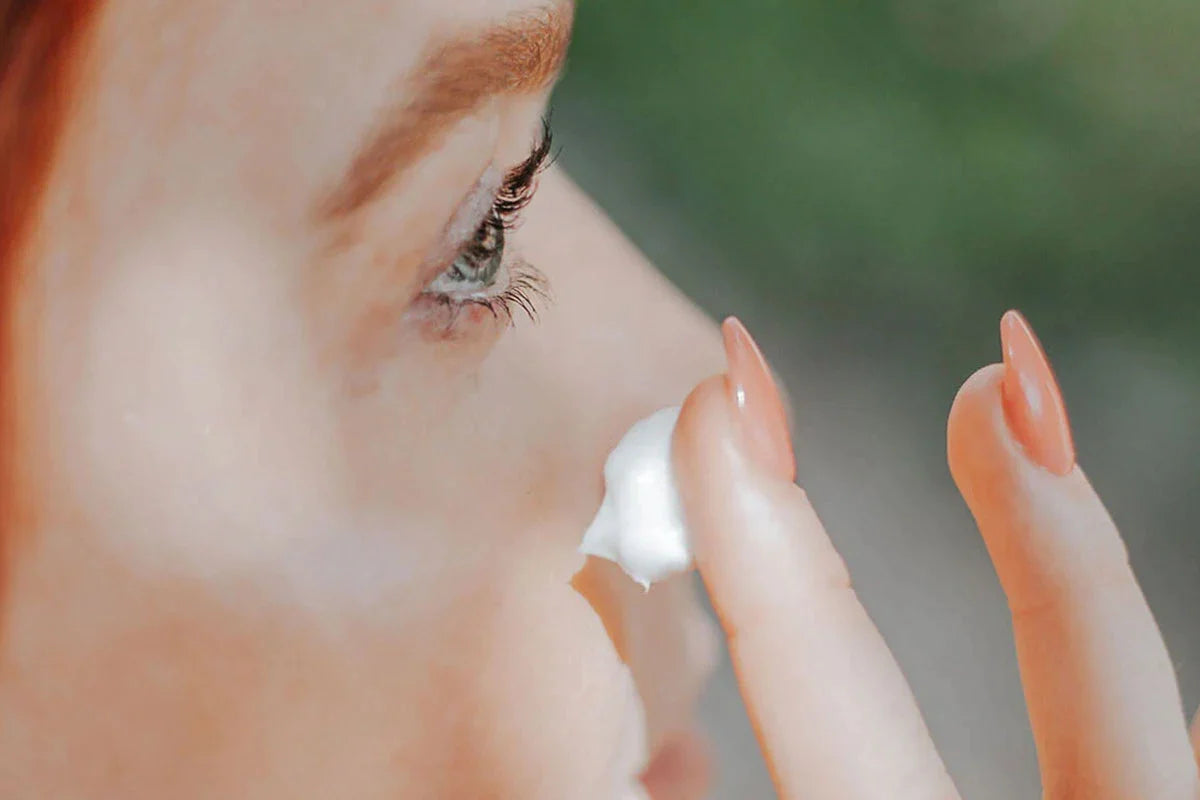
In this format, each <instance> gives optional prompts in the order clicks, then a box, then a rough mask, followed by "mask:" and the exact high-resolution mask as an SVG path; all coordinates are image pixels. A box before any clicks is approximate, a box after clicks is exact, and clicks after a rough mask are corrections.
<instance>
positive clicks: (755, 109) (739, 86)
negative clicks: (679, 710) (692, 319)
mask: <svg viewBox="0 0 1200 800" xmlns="http://www.w3.org/2000/svg"><path fill="white" fill-rule="evenodd" d="M554 121H555V128H556V132H557V134H558V141H559V142H560V143H561V144H562V147H563V152H562V160H563V162H564V163H565V165H566V166H567V168H568V170H569V171H570V172H571V173H572V174H573V175H574V176H575V178H576V179H577V180H578V181H579V182H580V183H581V184H582V185H583V186H584V187H585V188H587V189H588V190H589V192H591V194H592V195H593V197H595V198H596V199H597V201H598V202H599V203H600V205H601V206H603V207H604V209H605V210H606V211H607V212H608V213H609V214H610V215H611V216H612V217H613V218H614V219H615V220H616V221H617V222H618V224H620V225H621V227H622V228H623V229H624V230H625V231H626V233H627V234H628V235H629V236H630V237H631V238H632V239H633V240H634V241H635V242H636V243H637V244H638V245H639V246H640V247H641V248H642V249H643V250H644V251H645V252H646V253H647V255H649V257H650V258H651V259H652V260H653V261H654V262H655V263H656V264H657V265H658V266H659V267H660V268H661V269H662V270H663V272H665V273H666V274H667V276H668V277H670V278H671V279H672V280H673V281H674V282H675V283H676V284H678V285H679V286H680V287H681V288H682V289H683V290H684V291H685V292H687V293H688V294H689V295H691V296H692V297H693V298H694V299H695V300H696V301H697V302H698V303H699V304H700V305H701V306H702V307H704V308H705V309H706V310H708V311H709V312H710V313H711V314H713V315H714V316H721V315H724V314H728V313H736V314H738V315H739V316H741V317H742V318H743V319H745V320H746V321H747V324H748V325H749V327H750V329H751V330H752V331H753V332H754V333H755V335H756V337H758V338H759V340H760V342H761V343H762V345H763V348H764V350H765V352H766V353H767V355H768V357H769V358H770V359H771V360H772V363H773V365H774V367H775V368H776V370H777V372H778V373H779V375H780V376H781V378H782V380H783V381H784V383H785V384H786V385H787V386H788V388H789V390H790V395H791V398H792V400H793V402H794V404H795V408H794V419H795V420H796V432H795V435H796V441H797V446H796V451H797V455H798V462H799V463H798V470H799V479H800V482H801V483H802V484H803V485H804V486H805V488H806V489H807V490H808V492H809V494H810V496H811V497H813V498H814V502H815V503H816V505H817V508H818V510H819V511H820V512H821V515H822V517H823V519H824V521H825V523H826V526H827V528H828V529H829V531H830V535H831V537H832V538H833V540H834V543H835V544H836V545H837V547H838V549H839V551H840V552H841V553H842V555H843V557H844V558H845V559H846V562H847V564H848V565H849V567H850V571H851V573H852V575H853V576H854V579H855V584H856V587H857V589H858V592H859V595H860V596H861V597H862V599H863V602H864V603H865V604H866V606H867V608H868V610H869V611H870V612H871V615H872V618H873V619H874V620H875V622H876V624H877V625H878V626H879V627H880V629H881V630H882V631H883V633H884V635H885V637H886V638H887V640H888V643H889V645H890V646H891V648H892V650H893V652H894V653H895V655H896V657H897V659H898V660H899V662H900V664H901V667H902V668H903V669H904V671H905V674H906V675H907V677H908V678H909V681H910V683H911V684H912V687H913V690H914V692H915V694H916V696H917V699H918V701H919V702H920V704H921V707H922V709H923V710H924V712H925V715H926V719H927V721H928V723H929V726H930V729H931V731H932V733H933V735H934V738H935V740H936V741H937V742H938V745H939V747H940V748H941V752H942V754H943V756H944V758H945V760H946V763H947V765H948V766H949V768H950V770H951V773H952V774H953V775H954V777H955V779H956V780H957V782H958V785H959V788H960V790H961V791H962V793H963V796H965V797H971V798H975V799H976V800H1011V798H1013V797H1034V796H1037V795H1038V776H1037V763H1036V757H1035V754H1034V751H1033V744H1032V737H1031V735H1030V731H1029V727H1028V720H1027V719H1026V717H1025V713H1024V707H1023V699H1022V694H1021V688H1020V683H1019V679H1018V673H1017V668H1016V663H1015V658H1014V655H1013V650H1012V640H1011V630H1010V622H1009V619H1008V614H1007V610H1006V605H1005V600H1004V597H1003V594H1002V593H1001V591H1000V589H999V586H998V584H997V582H996V579H995V575H994V573H993V571H992V568H991V565H990V562H989V560H988V557H987V553H986V551H985V549H984V547H983V545H982V543H981V541H980V539H979V536H978V533H977V532H976V531H975V529H974V525H973V522H972V520H971V518H970V516H969V514H968V513H967V511H966V509H965V507H964V505H963V503H962V500H961V498H959V497H958V495H957V493H956V492H955V490H954V487H953V484H952V482H951V480H950V477H949V475H948V473H947V469H946V462H945V421H946V412H947V410H948V409H949V406H950V401H951V398H952V397H953V395H954V392H955V390H956V389H957V388H958V386H959V385H960V383H961V382H962V381H963V379H964V378H966V376H967V375H969V374H970V373H971V372H972V371H974V370H975V369H976V368H977V367H979V366H980V365H982V364H985V363H988V362H992V361H997V360H999V356H1000V354H999V347H998V344H999V342H998V331H997V322H998V320H999V318H1000V315H1001V313H1003V311H1004V310H1006V309H1008V308H1011V307H1017V308H1020V309H1022V310H1023V311H1024V312H1026V314H1027V316H1028V317H1029V318H1030V320H1031V321H1032V322H1033V325H1034V327H1035V328H1036V329H1037V331H1038V333H1039V335H1040V336H1041V338H1042V340H1043V342H1044V343H1045V344H1046V346H1047V350H1048V352H1049V354H1050V357H1051V359H1052V360H1053V362H1054V364H1055V367H1056V370H1057V372H1058V375H1059V378H1060V381H1061V383H1062V385H1063V390H1064V394H1065V397H1066V401H1067V405H1068V407H1069V409H1070V412H1071V421H1072V427H1073V429H1074V432H1075V436H1076V443H1077V446H1078V450H1079V456H1080V462H1081V464H1082V465H1083V466H1084V468H1085V469H1086V471H1087V474H1088V476H1089V478H1090V479H1091V481H1092V483H1093V485H1095V486H1096V487H1097V489H1098V491H1099V492H1100V494H1101V496H1102V497H1103V498H1104V500H1105V503H1106V504H1107V506H1108V508H1109V510H1110V511H1111V513H1112V515H1113V517H1114V518H1115V520H1116V521H1117V523H1118V525H1119V526H1120V527H1121V529H1122V532H1123V534H1124V537H1125V541H1126V544H1127V546H1128V549H1129V554H1130V559H1131V561H1132V563H1133V566H1134V569H1135V570H1136V572H1137V574H1138V576H1139V579H1140V581H1141V584H1142V587H1143V590H1144V592H1145V594H1146V597H1147V599H1148V601H1149V603H1150V605H1151V607H1152V609H1153V611H1154V613H1155V616H1156V618H1157V619H1158V621H1159V624H1160V626H1161V628H1162V630H1163V633H1164V636H1165V638H1166V640H1167V644H1168V647H1169V648H1170V651H1171V655H1172V658H1173V660H1174V664H1175V668H1176V671H1177V674H1178V678H1179V681H1180V686H1181V691H1182V695H1183V701H1184V704H1185V705H1186V706H1187V708H1188V709H1194V708H1195V707H1196V705H1197V704H1198V703H1200V621H1198V620H1197V618H1196V613H1195V610H1196V609H1197V608H1200V526H1198V524H1197V520H1200V491H1197V490H1198V489H1200V263H1197V262H1198V261H1200V259H1198V258H1197V254H1198V253H1200V2H1197V1H1196V0H1145V1H1144V2H1141V3H1128V2H1118V1H1117V0H1090V2H1086V3H1085V2H1080V1H1079V0H875V1H874V2H869V1H868V0H791V1H790V2H783V1H782V0H750V1H749V2H740V3H738V2H728V0H725V2H717V0H692V2H667V1H666V0H639V2H632V1H631V0H580V3H579V6H578V18H577V23H576V35H575V42H574V45H573V48H572V55H571V61H570V64H569V68H568V72H567V75H566V78H565V80H564V82H563V84H562V85H561V88H560V90H559V91H558V93H557V94H556V97H555V111H554ZM621 313H622V310H621V309H620V308H614V309H612V311H611V314H612V317H613V319H614V323H615V324H619V321H620V318H621ZM702 718H703V720H704V721H705V722H706V723H707V726H708V727H709V729H710V730H711V731H712V732H713V733H714V734H715V736H716V741H717V745H718V752H719V754H720V758H719V775H720V776H721V778H720V781H719V782H718V785H717V787H716V791H715V794H714V798H718V799H719V800H741V799H742V798H748V797H768V796H770V786H769V781H768V779H767V775H766V772H765V770H764V769H763V767H762V764H761V762H760V761H759V760H758V758H757V756H756V748H755V744H754V739H753V736H752V734H751V732H750V729H749V727H748V725H747V723H746V721H745V717H744V713H743V712H742V710H741V708H740V705H739V701H738V693H737V690H736V685H735V682H734V679H733V676H732V672H731V671H730V668H729V665H728V664H727V663H725V664H724V665H723V666H722V668H721V671H720V672H719V674H718V679H717V680H716V681H715V683H714V684H713V688H712V690H711V691H710V693H709V695H708V696H707V698H706V700H705V702H704V705H703V708H702Z"/></svg>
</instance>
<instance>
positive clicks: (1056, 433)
mask: <svg viewBox="0 0 1200 800" xmlns="http://www.w3.org/2000/svg"><path fill="white" fill-rule="evenodd" d="M1000 344H1001V347H1002V348H1003V349H1004V380H1003V382H1002V390H1001V392H1002V396H1003V401H1004V414H1005V416H1006V417H1008V424H1009V427H1010V428H1011V429H1012V432H1013V435H1014V436H1016V437H1017V440H1018V441H1019V442H1020V443H1021V444H1022V445H1023V446H1024V447H1025V451H1026V452H1027V453H1028V454H1029V457H1030V458H1032V459H1033V460H1034V462H1036V463H1037V464H1039V465H1040V466H1042V467H1043V468H1045V469H1047V470H1049V471H1050V472H1053V473H1054V474H1055V475H1066V474H1067V473H1068V472H1070V471H1071V470H1072V469H1073V468H1074V466H1075V444H1074V442H1073V441H1072V440H1071V424H1070V422H1069V421H1068V420H1067V407H1066V406H1065V405H1063V399H1062V392H1061V391H1059V388H1058V381H1057V380H1055V378H1054V370H1053V369H1051V367H1050V362H1049V360H1048V359H1047V358H1046V353H1045V351H1044V350H1042V345H1041V344H1040V343H1039V342H1038V340H1037V336H1035V335H1034V333H1033V329H1032V328H1031V327H1029V323H1028V322H1027V321H1026V320H1025V317H1023V316H1021V314H1020V312H1017V311H1009V312H1008V313H1006V314H1005V315H1004V318H1003V319H1001V320H1000Z"/></svg>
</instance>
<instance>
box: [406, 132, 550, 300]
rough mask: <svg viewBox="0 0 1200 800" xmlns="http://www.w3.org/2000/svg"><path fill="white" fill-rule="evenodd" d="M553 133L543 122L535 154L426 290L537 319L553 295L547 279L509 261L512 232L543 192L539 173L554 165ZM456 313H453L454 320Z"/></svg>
mask: <svg viewBox="0 0 1200 800" xmlns="http://www.w3.org/2000/svg"><path fill="white" fill-rule="evenodd" d="M550 152H551V134H550V127H549V124H548V123H546V122H545V121H543V123H542V135H541V137H540V138H539V140H538V142H537V144H536V145H535V146H534V148H533V152H532V153H530V155H529V157H528V158H527V159H526V160H525V161H524V162H522V163H521V164H520V165H519V166H517V167H516V168H514V169H512V170H510V171H509V172H508V173H507V174H506V175H505V177H504V180H503V182H502V183H501V186H500V189H499V191H497V193H496V198H495V200H494V201H493V202H492V208H491V210H490V211H489V212H488V214H487V216H486V217H485V218H484V219H483V221H482V222H481V223H480V224H479V227H478V228H476V229H475V232H474V234H472V236H471V238H470V240H469V241H467V242H466V243H465V244H464V245H463V246H462V248H461V249H460V250H459V252H458V254H457V255H456V256H455V257H454V261H452V262H451V264H450V265H449V266H448V267H447V268H446V269H445V270H444V271H442V272H441V273H440V274H439V275H438V276H437V277H436V278H434V279H433V280H432V281H431V282H430V283H429V285H428V286H426V287H425V289H424V290H423V292H422V294H423V295H426V296H428V297H432V298H434V299H436V300H438V301H439V302H440V303H442V304H443V305H445V306H447V307H448V308H450V309H451V311H456V310H458V309H461V308H462V307H463V306H465V305H476V306H483V307H485V308H487V309H488V310H489V311H491V312H492V314H493V315H494V316H501V315H502V316H504V317H506V318H507V320H508V321H509V322H512V321H513V314H514V312H516V311H521V312H524V314H525V315H526V316H528V317H529V318H530V319H536V318H537V306H538V303H539V302H540V301H542V300H546V299H548V298H549V286H548V285H547V283H546V279H545V277H544V276H543V275H542V274H541V273H540V272H538V271H537V269H535V268H534V267H533V266H531V265H529V264H526V263H523V262H517V263H515V264H511V263H506V260H505V245H506V243H507V239H508V233H509V232H510V231H511V230H512V229H513V228H514V227H515V226H516V225H517V223H518V222H519V218H520V213H521V211H522V210H524V208H525V207H526V206H527V205H529V202H530V201H531V200H532V199H533V196H534V193H535V192H536V191H537V176H538V173H540V172H541V171H542V170H543V169H544V168H545V167H546V166H547V165H548V163H549V159H550ZM455 318H456V317H455V316H452V317H451V320H450V322H451V324H453V321H454V319H455Z"/></svg>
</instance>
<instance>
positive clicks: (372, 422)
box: [0, 0, 720, 800]
mask: <svg viewBox="0 0 1200 800" xmlns="http://www.w3.org/2000/svg"><path fill="white" fill-rule="evenodd" d="M571 12H572V9H571V6H570V4H569V3H567V2H543V1H542V0H456V2H452V3H451V2H445V0H341V2H337V3H304V2H297V1H296V0H279V2H271V3H265V2H259V1H257V0H210V2H205V3H196V2H185V0H161V2H157V3H151V4H147V3H144V2H134V0H109V2H107V3H106V4H105V5H104V7H103V8H102V9H101V11H100V13H99V14H98V16H97V18H96V19H95V22H94V27H93V29H92V30H91V32H90V35H89V39H88V41H87V47H86V49H85V51H84V53H83V55H82V56H81V58H82V59H83V60H82V61H81V62H80V64H79V67H80V78H79V81H78V85H77V86H76V88H75V91H74V93H73V95H72V97H73V111H72V113H71V116H70V119H69V122H68V124H67V127H66V129H65V130H64V132H63V138H62V140H61V142H60V147H59V151H58V155H57V160H56V167H55V170H54V172H53V173H52V176H51V180H50V183H49V185H48V189H47V194H46V197H45V206H44V212H43V214H42V216H41V218H40V221H39V226H38V228H37V230H36V232H35V236H34V238H33V240H32V241H31V242H30V248H31V249H30V251H29V252H30V257H31V259H30V266H29V269H28V275H27V276H26V278H25V280H24V282H23V284H22V287H21V289H20V293H19V295H18V297H17V298H16V303H17V306H16V312H17V313H16V318H17V325H18V336H17V347H18V351H17V363H16V366H17V370H18V373H17V374H18V375H19V377H20V381H21V382H20V384H19V386H20V396H19V397H18V412H19V414H20V417H19V423H20V437H21V438H20V441H19V444H20V448H21V449H20V454H21V459H22V461H21V463H22V470H23V471H22V476H21V477H22V479H23V481H24V483H23V489H24V491H25V493H26V498H27V500H28V501H29V503H30V507H31V510H32V512H33V516H32V517H31V518H30V520H31V521H30V523H29V525H28V526H27V529H26V530H22V531H18V532H14V534H13V537H12V541H11V542H10V543H9V545H8V547H9V551H10V556H9V563H8V566H7V568H6V569H7V574H6V582H7V586H6V589H5V596H4V601H3V602H4V613H5V619H4V623H3V629H2V630H3V636H2V645H0V648H2V652H3V660H2V662H0V720H3V721H2V722H0V762H2V766H0V776H3V777H2V778H0V784H2V783H5V782H8V783H9V785H7V786H4V785H0V794H2V795H4V796H20V795H21V792H20V791H17V792H16V794H15V795H14V792H13V791H12V790H13V789H14V787H16V788H18V789H24V791H25V794H26V795H28V794H29V793H30V792H32V794H34V795H36V796H39V797H63V796H86V797H142V796H145V797H156V798H157V797H176V798H187V797H205V798H208V797H245V796H255V797H258V796H279V797H356V798H359V797H362V798H365V797H380V798H394V797H405V798H412V797H426V796H445V797H520V798H540V797H545V798H554V800H561V798H564V797H572V798H575V797H580V798H584V797H586V798H592V797H595V798H611V797H621V796H625V795H629V794H631V793H632V791H633V787H634V780H633V776H634V774H635V773H636V772H637V770H638V769H639V768H640V767H641V766H642V765H643V764H644V761H645V759H646V758H647V757H649V756H652V754H653V752H654V751H655V750H656V749H657V748H658V747H659V746H660V745H662V744H663V743H664V742H667V741H669V740H670V738H671V737H672V736H673V735H675V734H677V733H679V732H681V731H685V730H687V729H688V727H689V726H690V724H691V720H690V718H689V714H690V706H691V703H692V700H693V699H694V695H695V693H696V691H697V689H698V686H699V684H700V681H701V677H702V673H703V672H704V670H705V667H706V664H707V662H708V660H709V658H710V657H711V648H712V638H711V634H710V632H709V631H708V629H707V627H706V623H705V622H703V617H702V615H701V613H700V612H699V610H698V608H697V606H696V605H695V604H694V602H693V598H692V595H691V589H690V584H689V583H688V582H687V581H676V582H669V583H667V584H664V585H661V586H656V587H655V588H654V589H653V590H652V591H651V592H650V593H649V594H648V595H642V593H641V590H640V589H639V588H637V587H636V586H634V585H633V584H632V583H631V582H628V581H627V580H625V579H624V578H621V577H620V576H619V575H616V574H615V569H614V570H613V571H611V572H610V573H607V574H606V576H605V578H604V579H603V581H607V588H606V591H608V592H611V593H612V597H611V598H610V599H613V600H614V606H613V607H614V608H615V609H616V612H615V617H614V619H615V620H616V622H615V627H614V636H615V637H616V638H617V639H618V640H619V641H620V642H621V643H622V647H623V651H624V653H625V655H626V657H627V659H628V661H629V664H630V666H631V667H632V672H631V671H630V670H627V669H626V668H625V666H624V665H623V663H622V661H621V659H620V658H618V656H617V654H616V651H615V649H614V646H613V642H612V641H611V640H610V637H609V635H608V634H607V633H606V630H605V627H604V625H602V623H601V621H600V619H599V618H598V617H597V615H596V614H595V613H594V612H593V610H592V608H591V606H589V604H588V603H587V602H585V600H584V599H582V597H581V596H580V595H579V594H577V593H576V592H575V591H574V590H573V589H572V588H571V586H570V585H569V582H570V580H571V576H572V574H573V573H574V572H575V571H576V570H577V569H578V567H579V565H580V563H581V562H580V558H579V557H578V556H577V555H576V551H575V548H576V546H577V544H578V541H579V538H580V535H581V532H582V530H583V528H584V527H585V525H586V523H587V522H588V520H589V517H590V515H591V513H592V511H593V510H594V509H595V507H596V506H597V504H598V502H599V499H600V493H601V488H602V487H601V484H600V472H601V466H602V462H603V459H604V456H605V454H606V452H607V450H608V449H609V448H610V447H611V446H612V445H613V444H614V443H615V441H616V440H617V439H618V438H619V436H620V435H621V433H622V432H623V431H624V429H625V428H626V427H627V426H628V425H629V424H630V423H632V422H633V421H634V420H636V419H637V418H639V417H641V416H643V415H644V414H646V413H648V412H649V411H651V410H653V409H654V408H657V407H660V406H662V405H668V404H672V403H676V402H678V401H679V400H680V399H681V398H682V396H683V394H684V393H685V391H686V390H687V388H688V387H689V386H690V385H691V384H692V383H693V382H694V381H696V380H697V379H698V378H701V377H703V376H704V375H706V374H709V373H711V372H713V371H716V370H717V369H719V367H720V362H719V352H720V351H719V340H718V338H717V336H716V333H715V330H714V329H713V328H712V327H711V326H710V325H709V323H708V322H707V321H706V320H705V319H704V318H703V317H702V316H701V315H700V314H699V313H698V312H697V311H696V310H695V309H694V308H693V307H692V306H691V305H689V303H688V302H687V301H686V300H684V299H683V298H682V297H680V296H679V295H678V294H677V293H676V292H675V290H673V289H672V288H671V287H670V286H669V285H668V284H667V283H665V282H664V280H663V279H662V278H661V277H659V276H658V275H657V274H656V273H655V272H654V271H653V269H652V268H651V267H650V266H649V265H648V264H647V263H646V262H645V261H644V260H643V258H642V257H641V256H640V255H639V254H638V253H637V252H636V251H635V250H634V249H633V248H632V247H631V246H630V245H629V243H628V242H626V241H625V240H624V239H622V238H621V236H620V234H619V233H618V232H617V231H616V230H614V228H613V227H612V225H611V224H610V223H609V222H608V221H607V220H606V219H605V218H604V216H603V215H602V214H601V213H600V212H599V211H598V210H597V209H596V208H595V207H594V206H592V205H591V204H590V203H589V201H588V199H587V198H586V197H585V196H584V195H583V194H582V193H581V192H580V191H579V190H578V189H577V188H576V187H575V186H573V185H572V184H571V183H570V181H569V180H568V179H567V178H566V177H565V176H564V175H563V174H561V172H558V171H557V170H555V169H550V170H549V171H548V172H546V173H545V174H544V175H543V176H542V179H541V182H540V189H539V190H538V192H537V194H536V197H534V199H533V200H532V202H530V203H529V205H528V207H527V208H526V209H524V210H523V211H522V212H521V221H520V224H519V226H518V227H517V228H516V229H513V230H508V231H506V232H505V233H504V234H503V238H504V243H503V245H504V246H503V251H504V252H503V263H501V264H500V265H499V266H498V267H497V262H498V259H499V258H500V256H499V250H500V249H501V248H500V247H499V246H498V245H499V243H498V240H499V238H500V236H501V235H500V234H497V233H496V230H495V227H494V225H493V226H492V227H489V226H488V223H487V220H488V218H489V216H490V215H491V209H492V206H493V200H494V198H495V197H496V195H497V193H498V192H499V193H500V194H501V196H502V198H505V199H508V200H512V201H514V203H513V204H518V203H516V202H515V201H518V200H520V199H521V195H522V193H523V192H524V188H523V185H522V184H521V181H520V179H519V178H518V177H515V174H514V173H512V171H513V170H514V169H516V168H517V167H519V166H520V165H522V164H523V163H525V162H527V161H528V160H529V158H530V154H531V151H533V150H534V149H535V147H536V145H537V143H538V140H539V134H540V130H541V122H540V120H541V117H542V115H543V112H544V110H545V104H546V100H547V96H548V93H549V91H550V88H551V85H552V83H553V80H554V78H555V76H556V74H557V71H558V70H559V68H560V67H561V64H562V60H563V56H564V49H565V47H566V44H567V40H568V38H569V27H570V21H571ZM501 211H504V212H506V214H502V215H501V216H502V217H504V219H501V220H492V222H493V223H495V224H498V223H500V222H507V223H510V224H511V223H512V220H511V219H508V218H507V211H508V209H501ZM526 263H527V264H528V265H531V266H532V268H536V269H537V270H540V272H541V273H542V274H544V276H545V280H546V284H547V287H548V290H549V293H551V294H552V296H553V300H552V302H546V303H543V302H541V301H540V299H539V298H538V297H536V294H537V292H536V291H532V292H531V293H530V292H527V297H525V298H516V297H512V296H509V297H507V298H502V297H500V295H501V294H502V293H503V292H504V291H505V290H506V289H508V290H513V289H519V288H520V286H519V284H521V283H522V281H521V280H520V277H521V276H523V275H528V274H531V273H527V272H526V270H528V269H530V267H525V266H523V264H526ZM534 288H536V287H534ZM506 300H507V302H508V303H509V305H508V307H507V309H506V308H505V307H504V305H503V304H504V302H505V301H506ZM522 303H535V304H536V305H537V310H538V312H539V314H538V315H539V317H540V322H539V323H538V324H533V323H532V322H530V321H529V320H528V319H526V318H525V314H524V312H523V310H522V309H521V304H522ZM510 313H511V316H512V317H513V319H514V321H515V324H514V325H513V326H512V327H511V328H510V327H509V325H508V324H507V323H508V316H509V314H510ZM603 581H602V582H603ZM609 622H610V624H612V623H613V620H612V619H610V620H609ZM635 684H636V688H637V689H638V690H640V692H637V691H635ZM639 694H640V697H639ZM643 721H644V722H645V725H643Z"/></svg>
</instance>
